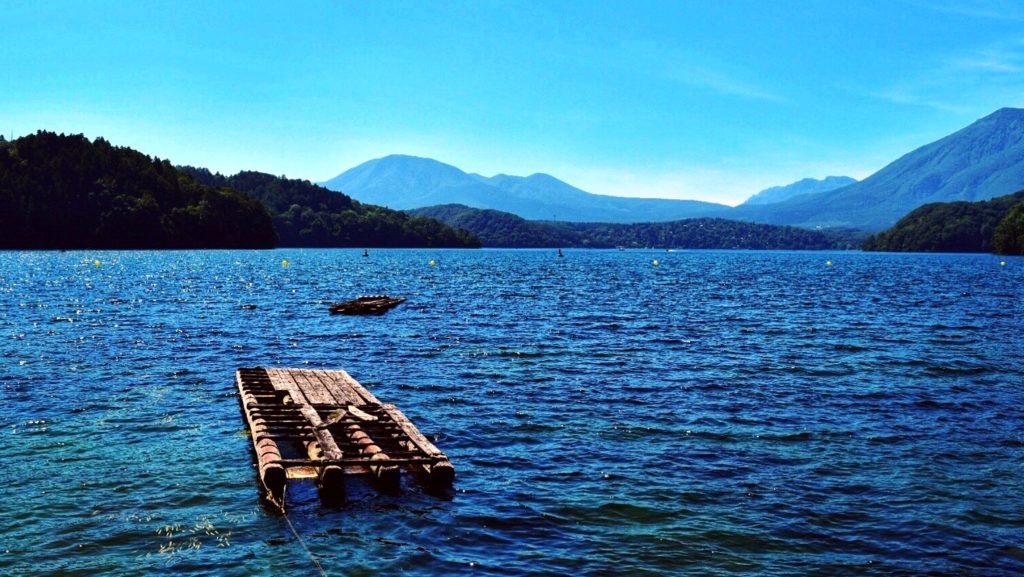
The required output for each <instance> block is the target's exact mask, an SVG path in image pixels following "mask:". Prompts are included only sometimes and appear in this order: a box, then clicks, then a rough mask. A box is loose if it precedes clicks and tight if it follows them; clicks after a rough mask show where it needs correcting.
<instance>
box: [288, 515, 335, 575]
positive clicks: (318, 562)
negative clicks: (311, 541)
mask: <svg viewBox="0 0 1024 577" xmlns="http://www.w3.org/2000/svg"><path fill="white" fill-rule="evenodd" d="M284 520H285V521H287V522H288V528H289V529H291V530H292V535H295V538H296V539H297V540H298V541H299V545H301V546H302V549H303V550H304V551H305V552H306V555H309V560H310V561H312V562H313V566H314V567H316V568H317V571H319V572H320V574H321V575H323V577H327V572H326V571H324V568H323V566H322V565H320V561H317V558H316V557H314V556H313V552H312V551H310V550H309V547H307V546H306V542H305V541H304V540H303V539H302V535H299V532H298V531H296V530H295V525H292V520H291V519H289V518H288V514H287V513H285V515H284Z"/></svg>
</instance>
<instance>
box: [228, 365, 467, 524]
mask: <svg viewBox="0 0 1024 577" xmlns="http://www.w3.org/2000/svg"><path fill="white" fill-rule="evenodd" d="M235 380H236V383H237V385H238V393H239V400H240V402H241V405H242V412H243V414H244V417H245V420H246V423H247V424H248V426H249V432H250V433H251V435H252V443H253V448H254V449H255V452H256V466H257V468H258V473H259V480H260V484H261V488H262V494H263V496H264V497H265V498H266V499H267V501H268V502H269V503H270V504H272V505H274V506H276V507H278V508H279V509H281V510H282V511H283V510H284V502H285V501H284V494H285V488H286V486H287V481H288V480H289V479H315V480H316V482H317V485H318V486H319V488H320V492H321V496H322V497H323V499H324V501H325V502H327V503H338V502H341V501H343V500H344V495H345V484H344V479H345V477H346V476H349V475H369V476H370V477H371V478H372V479H373V480H374V482H375V483H376V484H377V486H378V488H379V489H381V490H383V491H389V492H390V491H397V490H398V489H399V481H400V478H401V473H402V470H403V469H405V470H407V471H409V472H411V473H414V474H415V475H416V477H417V478H418V479H419V480H420V481H421V482H423V483H424V484H425V485H426V486H427V488H428V489H430V490H446V489H449V488H450V487H451V486H452V482H453V480H454V479H455V469H454V468H453V467H452V464H451V462H450V461H449V460H448V457H446V456H445V454H444V453H442V452H441V451H439V450H438V449H437V447H435V446H434V445H433V443H431V442H430V441H429V440H427V438H426V437H425V436H424V435H423V433H421V432H420V431H419V429H417V428H416V426H415V425H413V423H412V422H411V421H410V420H409V419H408V418H407V417H406V416H405V415H404V414H402V412H401V411H399V410H398V408H397V407H395V406H394V405H391V404H387V403H381V402H380V401H379V400H378V399H377V397H375V396H374V395H373V393H371V392H370V391H368V390H367V389H366V387H364V386H362V385H361V384H359V383H358V382H357V381H356V380H355V379H353V378H352V377H351V376H350V375H349V374H348V373H346V372H345V371H322V370H308V369H273V368H251V369H238V371H237V372H236V374H235Z"/></svg>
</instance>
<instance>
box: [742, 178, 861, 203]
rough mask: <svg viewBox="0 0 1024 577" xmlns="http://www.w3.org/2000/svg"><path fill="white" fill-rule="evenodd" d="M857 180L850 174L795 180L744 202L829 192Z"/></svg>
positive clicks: (778, 199) (771, 201)
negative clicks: (819, 178)
mask: <svg viewBox="0 0 1024 577" xmlns="http://www.w3.org/2000/svg"><path fill="white" fill-rule="evenodd" d="M855 182H857V179H856V178H850V177H849V176H826V177H825V178H823V179H821V180H817V179H814V178H805V179H803V180H800V181H797V182H794V183H793V184H787V185H786V186H773V187H771V188H766V189H764V190H762V191H761V192H759V193H757V194H755V195H754V196H752V197H750V198H748V199H747V200H746V202H744V203H743V204H746V205H753V204H772V203H773V202H782V201H784V200H789V199H791V198H793V197H796V196H800V195H801V194H811V193H815V192H828V191H830V190H835V189H837V188H841V187H843V186H847V185H850V184H853V183H855Z"/></svg>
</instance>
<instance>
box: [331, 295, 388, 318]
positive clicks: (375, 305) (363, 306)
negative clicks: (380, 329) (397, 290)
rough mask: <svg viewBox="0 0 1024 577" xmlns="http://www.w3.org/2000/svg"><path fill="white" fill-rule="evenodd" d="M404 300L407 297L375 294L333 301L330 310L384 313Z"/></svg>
mask: <svg viewBox="0 0 1024 577" xmlns="http://www.w3.org/2000/svg"><path fill="white" fill-rule="evenodd" d="M404 302H405V299H404V298H401V297H398V298H393V297H389V296H388V295H375V296H366V297H359V298H355V299H352V300H350V301H345V302H343V303H333V304H332V305H331V306H330V307H329V310H330V311H331V314H339V315H382V314H384V313H386V312H388V311H389V310H391V309H393V308H395V307H397V306H398V305H400V304H402V303H404Z"/></svg>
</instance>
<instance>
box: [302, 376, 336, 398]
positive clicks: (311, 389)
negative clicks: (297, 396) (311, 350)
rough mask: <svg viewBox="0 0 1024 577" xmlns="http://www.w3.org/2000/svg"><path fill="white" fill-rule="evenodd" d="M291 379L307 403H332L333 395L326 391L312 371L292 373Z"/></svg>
mask: <svg viewBox="0 0 1024 577" xmlns="http://www.w3.org/2000/svg"><path fill="white" fill-rule="evenodd" d="M292 378H293V380H294V381H295V383H296V384H297V385H298V386H299V389H301V390H302V394H303V395H305V397H306V400H308V401H309V403H311V404H312V403H317V404H320V403H333V402H335V401H334V395H332V394H331V393H330V391H328V390H327V387H325V386H324V384H323V382H321V381H320V379H319V378H318V377H317V376H316V374H314V373H313V372H312V371H295V372H292Z"/></svg>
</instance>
